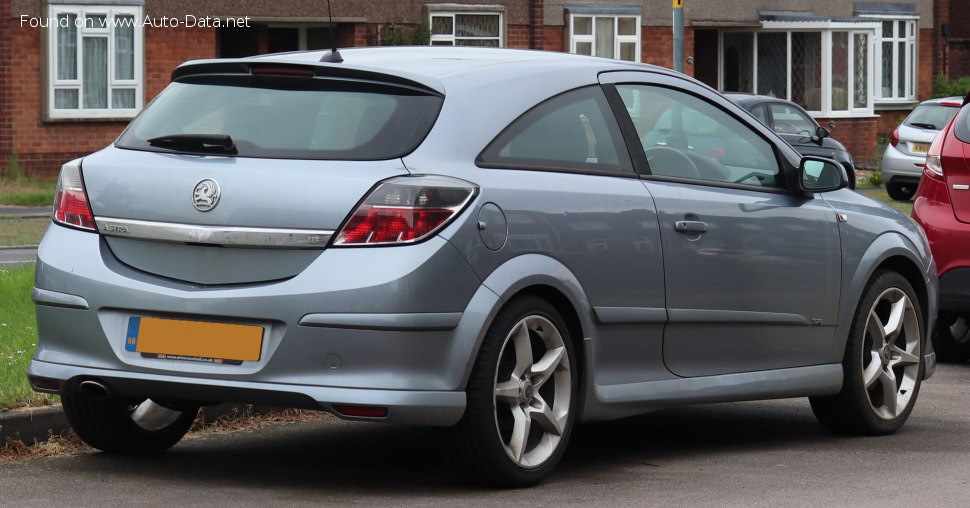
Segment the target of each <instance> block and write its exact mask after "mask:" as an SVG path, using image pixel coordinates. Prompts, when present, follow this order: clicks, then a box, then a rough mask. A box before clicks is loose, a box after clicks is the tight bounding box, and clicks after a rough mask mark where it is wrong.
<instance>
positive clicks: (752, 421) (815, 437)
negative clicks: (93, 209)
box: [51, 399, 919, 494]
mask: <svg viewBox="0 0 970 508" xmlns="http://www.w3.org/2000/svg"><path fill="white" fill-rule="evenodd" d="M803 400H804V399H803ZM914 427H915V428H918V427H919V424H918V423H916V424H914V422H912V421H911V422H909V424H907V427H904V429H903V430H902V431H901V434H902V433H907V429H909V430H910V431H911V430H912V429H913V428H914ZM890 438H892V437H890ZM844 439H865V438H845V437H840V436H835V435H833V434H831V433H829V432H827V431H826V430H825V429H824V428H822V427H821V426H820V425H819V424H818V423H816V421H815V418H814V416H812V413H811V410H810V408H809V407H808V404H807V402H803V403H796V402H794V401H785V402H782V403H779V402H774V403H771V402H751V403H735V404H711V405H701V406H689V407H683V408H674V409H667V410H661V411H656V412H653V413H648V414H645V415H641V416H637V417H632V418H627V419H624V420H619V421H613V422H603V423H588V424H583V425H579V426H577V427H576V431H575V433H574V435H573V439H572V442H571V444H570V448H569V450H568V452H567V454H566V456H565V457H564V459H563V461H562V462H561V463H560V465H559V467H558V468H557V471H556V472H555V474H554V475H553V476H552V477H551V478H550V479H549V480H548V481H547V482H545V483H544V484H543V485H550V484H555V483H557V482H559V481H574V480H575V479H576V478H583V477H584V476H587V475H588V474H589V473H591V472H593V471H596V472H602V471H603V470H607V471H608V470H610V468H618V469H622V468H628V467H629V466H630V465H635V466H638V467H662V466H663V465H664V464H665V463H669V462H671V461H674V460H684V459H690V458H692V457H696V458H699V460H706V459H709V458H712V457H714V456H716V455H720V454H731V453H739V452H745V453H751V452H755V453H756V452H759V451H770V450H775V451H777V450H785V449H787V448H799V449H803V448H805V447H809V448H813V449H814V448H829V447H831V448H838V447H840V446H841V444H840V443H841V442H842V441H843V440H844ZM883 439H888V438H883ZM442 452H443V451H442V450H441V449H440V446H439V442H438V440H437V439H436V436H435V433H434V431H433V430H432V429H429V428H425V427H410V426H392V425H382V424H366V423H353V422H345V421H341V420H337V419H334V418H321V419H320V420H318V421H311V422H301V423H290V424H283V425H278V426H272V427H264V428H260V429H253V430H244V431H239V432H233V433H227V434H218V435H210V436H202V437H196V438H191V439H187V440H185V441H183V443H181V444H179V445H178V446H176V447H175V448H173V449H172V450H170V451H169V452H168V453H165V454H161V455H156V456H151V457H126V456H112V455H107V454H102V453H92V454H88V455H83V456H81V457H75V458H72V459H70V461H65V463H64V464H63V466H62V467H65V468H70V469H71V470H73V471H77V470H79V469H82V470H85V471H89V472H93V473H95V474H98V475H99V476H100V475H102V474H107V475H112V476H115V475H117V476H116V477H117V478H121V479H123V481H125V482H129V481H130V482H135V483H138V482H146V481H147V482H148V483H151V482H157V481H158V480H159V479H164V482H165V483H166V484H173V485H176V484H178V483H180V482H188V483H190V484H195V485H198V484H202V485H210V486H219V487H224V486H235V487H245V488H286V489H289V490H296V491H299V490H312V491H315V492H319V491H321V490H324V491H336V492H340V493H341V494H375V493H382V492H388V493H390V492H394V493H398V494H401V493H411V494H417V493H422V492H435V491H439V490H440V489H441V488H447V489H449V490H452V491H454V490H457V491H459V492H462V491H467V492H476V491H480V488H479V487H477V486H474V485H469V484H468V483H466V482H465V481H464V480H463V479H462V478H461V477H460V476H459V475H458V474H457V473H456V472H455V470H454V468H452V467H451V466H450V465H449V464H448V462H447V461H446V460H445V459H443V455H444V454H443V453H442ZM66 462H70V463H71V464H67V463H66ZM51 465H52V466H54V467H58V466H56V465H54V464H51Z"/></svg>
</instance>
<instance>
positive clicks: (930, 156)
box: [925, 129, 947, 176]
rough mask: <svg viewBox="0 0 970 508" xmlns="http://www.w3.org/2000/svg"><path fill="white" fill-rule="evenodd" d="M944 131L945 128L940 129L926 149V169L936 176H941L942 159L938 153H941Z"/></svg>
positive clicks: (945, 130)
mask: <svg viewBox="0 0 970 508" xmlns="http://www.w3.org/2000/svg"><path fill="white" fill-rule="evenodd" d="M946 132H947V129H944V130H942V131H940V133H939V134H937V135H936V137H935V138H933V142H932V143H930V149H929V150H927V151H926V166H925V167H926V171H927V172H932V174H934V175H936V176H943V160H942V159H941V158H940V154H942V153H943V138H945V137H946Z"/></svg>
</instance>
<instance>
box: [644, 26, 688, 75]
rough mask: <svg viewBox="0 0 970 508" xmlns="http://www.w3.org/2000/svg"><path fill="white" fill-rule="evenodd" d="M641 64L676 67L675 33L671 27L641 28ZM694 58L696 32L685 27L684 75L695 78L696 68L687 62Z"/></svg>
mask: <svg viewBox="0 0 970 508" xmlns="http://www.w3.org/2000/svg"><path fill="white" fill-rule="evenodd" d="M641 30H642V33H641V40H642V42H641V45H640V49H641V55H640V58H641V60H640V61H641V62H643V63H648V64H653V65H659V66H661V67H666V68H668V69H673V67H674V32H673V29H671V27H669V26H645V27H642V28H641ZM693 56H694V30H693V29H691V28H690V27H684V60H685V62H684V73H685V74H687V75H689V76H693V75H694V66H693V65H692V64H688V63H687V62H686V60H687V59H688V58H693Z"/></svg>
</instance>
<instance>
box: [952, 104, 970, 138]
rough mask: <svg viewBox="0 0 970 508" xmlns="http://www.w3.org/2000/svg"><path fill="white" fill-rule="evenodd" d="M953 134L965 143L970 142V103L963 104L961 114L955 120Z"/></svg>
mask: <svg viewBox="0 0 970 508" xmlns="http://www.w3.org/2000/svg"><path fill="white" fill-rule="evenodd" d="M953 134H955V135H956V137H957V139H959V140H960V141H963V142H964V143H970V104H968V105H966V106H963V109H961V110H960V115H959V116H957V118H956V120H954V121H953Z"/></svg>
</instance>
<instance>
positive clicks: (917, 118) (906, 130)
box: [896, 102, 960, 156]
mask: <svg viewBox="0 0 970 508" xmlns="http://www.w3.org/2000/svg"><path fill="white" fill-rule="evenodd" d="M959 110H960V104H959V103H952V102H944V103H934V102H931V103H925V104H920V105H919V106H917V107H916V109H914V110H913V112H912V113H910V114H909V116H907V117H906V119H905V120H903V123H902V124H901V125H900V126H899V130H898V133H899V144H898V145H896V148H897V149H899V150H900V151H902V152H903V153H905V154H908V155H914V156H924V155H926V152H927V150H929V148H930V143H932V142H933V138H934V137H936V135H937V134H938V133H939V132H940V130H942V129H943V127H945V126H946V124H947V123H949V122H950V119H952V118H953V116H954V115H956V114H957V111H959Z"/></svg>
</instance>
